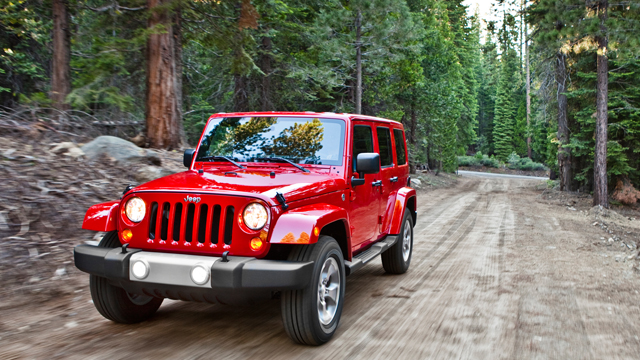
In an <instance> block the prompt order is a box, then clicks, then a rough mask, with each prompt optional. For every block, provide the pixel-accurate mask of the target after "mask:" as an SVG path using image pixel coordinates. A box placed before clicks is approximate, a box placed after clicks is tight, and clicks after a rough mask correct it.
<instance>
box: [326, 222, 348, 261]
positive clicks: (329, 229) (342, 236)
mask: <svg viewBox="0 0 640 360" xmlns="http://www.w3.org/2000/svg"><path fill="white" fill-rule="evenodd" d="M347 229H348V223H347V221H346V219H340V220H336V221H334V222H331V223H329V224H326V225H325V226H323V227H322V230H320V235H328V236H331V237H332V238H334V239H335V240H336V241H337V242H338V245H340V250H342V257H344V259H345V260H346V261H350V260H351V251H350V249H351V240H350V237H349V233H348V232H347Z"/></svg>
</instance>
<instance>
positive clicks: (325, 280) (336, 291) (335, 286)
mask: <svg viewBox="0 0 640 360" xmlns="http://www.w3.org/2000/svg"><path fill="white" fill-rule="evenodd" d="M318 280H319V281H318V319H319V320H320V323H322V325H329V324H330V323H331V321H333V318H334V317H335V316H336V312H337V310H338V302H339V301H340V269H339V268H338V262H337V261H336V260H335V259H334V258H333V257H329V258H328V259H327V260H325V262H324V264H322V270H321V271H320V278H319V279H318Z"/></svg>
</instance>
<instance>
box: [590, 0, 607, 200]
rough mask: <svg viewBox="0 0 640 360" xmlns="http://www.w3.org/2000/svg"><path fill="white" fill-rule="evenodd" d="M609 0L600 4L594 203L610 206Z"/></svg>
mask: <svg viewBox="0 0 640 360" xmlns="http://www.w3.org/2000/svg"><path fill="white" fill-rule="evenodd" d="M608 5H609V4H608V1H607V0H601V1H600V3H599V4H598V17H599V18H600V34H599V35H598V36H597V37H596V41H597V42H598V56H597V65H598V80H597V82H598V87H597V90H596V149H595V159H594V164H593V204H594V205H602V206H604V207H609V194H608V187H607V125H608V124H607V123H608V114H607V111H608V106H607V99H608V92H609V74H608V72H609V63H608V58H607V46H608V40H609V39H608V36H607V28H606V25H605V21H606V19H607V7H608Z"/></svg>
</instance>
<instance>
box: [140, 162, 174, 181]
mask: <svg viewBox="0 0 640 360" xmlns="http://www.w3.org/2000/svg"><path fill="white" fill-rule="evenodd" d="M171 174H173V172H172V171H169V170H167V169H164V168H161V167H158V166H150V165H148V166H143V167H141V168H140V169H138V171H136V173H135V175H134V177H135V179H136V181H138V182H140V183H145V182H147V181H151V180H155V179H157V178H161V177H163V176H167V175H171Z"/></svg>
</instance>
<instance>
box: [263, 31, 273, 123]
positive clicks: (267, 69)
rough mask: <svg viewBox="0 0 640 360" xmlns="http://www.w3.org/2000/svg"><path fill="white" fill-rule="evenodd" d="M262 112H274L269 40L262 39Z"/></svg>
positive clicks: (266, 37)
mask: <svg viewBox="0 0 640 360" xmlns="http://www.w3.org/2000/svg"><path fill="white" fill-rule="evenodd" d="M261 58H262V72H263V73H264V77H263V78H262V101H261V102H262V111H269V110H274V109H273V108H272V106H271V38H270V37H268V36H265V37H263V38H262V55H261Z"/></svg>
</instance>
